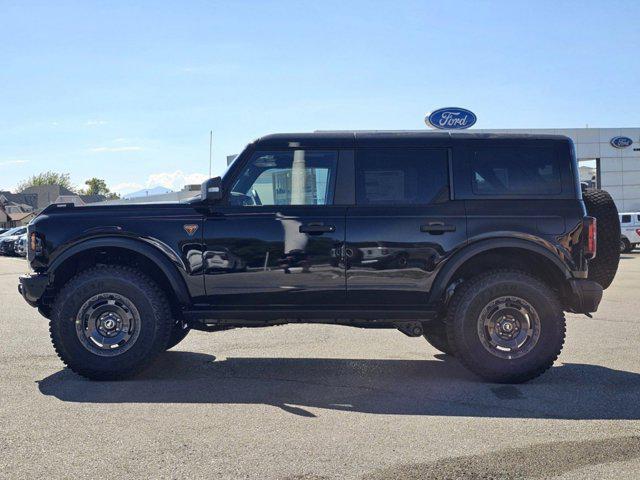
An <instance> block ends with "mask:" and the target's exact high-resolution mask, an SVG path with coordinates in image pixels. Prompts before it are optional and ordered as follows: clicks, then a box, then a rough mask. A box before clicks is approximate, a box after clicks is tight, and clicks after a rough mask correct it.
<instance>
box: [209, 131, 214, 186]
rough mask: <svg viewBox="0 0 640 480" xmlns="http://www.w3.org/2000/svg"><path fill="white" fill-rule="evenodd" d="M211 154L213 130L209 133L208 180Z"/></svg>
mask: <svg viewBox="0 0 640 480" xmlns="http://www.w3.org/2000/svg"><path fill="white" fill-rule="evenodd" d="M212 153H213V130H210V131H209V178H211V158H212Z"/></svg>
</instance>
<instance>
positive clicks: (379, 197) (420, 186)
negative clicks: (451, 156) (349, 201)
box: [356, 148, 448, 205]
mask: <svg viewBox="0 0 640 480" xmlns="http://www.w3.org/2000/svg"><path fill="white" fill-rule="evenodd" d="M447 164H448V156H447V151H446V150H444V149H440V150H435V149H424V148H422V149H420V148H393V149H392V148H388V149H373V148H372V149H365V148H363V149H360V150H358V151H357V153H356V202H357V203H358V205H427V204H429V203H431V202H432V201H433V200H434V199H436V198H437V197H438V196H440V195H441V194H442V193H443V192H446V191H447V185H448V174H447V172H448V168H447Z"/></svg>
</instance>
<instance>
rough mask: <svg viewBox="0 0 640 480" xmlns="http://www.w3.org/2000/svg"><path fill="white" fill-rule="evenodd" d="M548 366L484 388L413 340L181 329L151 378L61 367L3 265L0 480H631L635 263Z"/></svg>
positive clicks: (628, 259) (636, 457)
mask: <svg viewBox="0 0 640 480" xmlns="http://www.w3.org/2000/svg"><path fill="white" fill-rule="evenodd" d="M620 263H621V264H620V270H619V273H618V276H617V277H616V280H615V281H614V283H613V285H612V286H611V288H610V289H608V290H607V291H606V292H605V296H604V300H603V303H602V304H601V307H600V310H599V311H598V312H597V313H596V314H594V318H593V319H589V318H587V317H585V316H583V315H568V332H567V341H566V344H565V348H564V351H563V353H562V355H561V356H560V359H559V361H558V362H557V363H556V365H555V366H554V367H553V368H552V369H551V370H550V371H549V372H547V373H546V374H545V375H544V376H542V377H540V378H538V379H536V380H534V381H532V382H529V383H527V384H524V385H516V386H513V385H496V384H488V383H484V382H482V381H481V380H479V379H478V378H476V377H474V376H473V375H472V374H470V373H468V372H467V371H466V370H465V369H463V368H462V367H461V366H460V365H459V364H458V363H457V362H456V361H455V359H451V358H449V357H446V356H444V355H441V354H438V352H436V351H435V350H434V349H433V348H432V347H430V346H429V345H428V344H427V343H426V341H425V340H424V339H422V338H409V337H406V336H405V335H403V334H402V333H400V332H397V331H392V330H388V331H387V330H362V329H356V328H350V327H342V326H323V325H288V326H279V327H270V328H265V329H237V330H230V331H226V332H219V333H203V332H191V333H190V334H189V336H188V337H187V339H186V340H185V341H183V342H182V343H181V344H180V345H178V346H177V347H176V348H174V349H173V350H171V351H169V352H166V353H165V354H163V355H162V356H161V357H160V359H159V360H158V361H157V362H156V363H155V364H154V365H153V366H152V367H150V368H149V369H148V370H147V371H145V372H144V373H142V374H141V375H140V376H138V377H136V378H135V379H132V380H128V381H123V382H91V381H88V380H85V379H83V378H81V377H78V376H77V375H75V374H73V373H72V372H70V371H68V370H66V369H64V368H63V365H62V363H61V362H60V361H59V360H58V358H57V357H56V355H55V353H54V351H53V348H52V347H51V344H50V341H49V334H48V326H47V321H46V319H44V318H43V317H41V316H40V315H39V314H38V312H37V311H36V310H35V309H33V308H31V307H29V306H28V305H27V304H26V303H25V302H24V301H23V300H22V298H21V297H20V296H19V295H18V292H17V288H16V286H17V278H18V275H19V274H20V273H23V272H25V271H26V270H27V265H26V262H25V261H24V260H22V259H18V258H5V257H0V341H1V342H2V346H1V347H0V478H11V479H13V478H25V479H26V478H29V479H31V478H73V479H84V478H87V479H89V478H90V479H97V478H118V477H119V478H207V479H236V478H250V479H291V480H293V479H299V480H302V479H307V480H315V479H385V480H386V479H455V478H486V479H503V478H504V479H506V478H561V479H578V478H616V479H617V478H640V474H638V472H639V471H640V402H639V400H640V359H639V358H638V345H639V344H640V328H639V326H640V316H639V312H640V294H639V289H638V287H639V286H640V254H638V253H634V254H624V255H623V258H622V260H621V262H620Z"/></svg>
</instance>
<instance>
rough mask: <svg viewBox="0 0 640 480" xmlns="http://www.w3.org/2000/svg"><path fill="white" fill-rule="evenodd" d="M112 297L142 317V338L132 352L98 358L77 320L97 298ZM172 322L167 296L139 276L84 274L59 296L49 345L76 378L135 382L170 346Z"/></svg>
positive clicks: (103, 270)
mask: <svg viewBox="0 0 640 480" xmlns="http://www.w3.org/2000/svg"><path fill="white" fill-rule="evenodd" d="M105 293H114V294H117V295H122V296H123V297H126V298H127V299H128V301H130V302H131V303H132V304H133V305H134V306H135V308H136V309H137V311H138V312H139V330H138V331H139V333H138V336H137V338H136V340H135V341H134V342H132V345H131V346H130V347H129V348H128V350H126V351H124V352H123V353H121V354H116V355H113V356H100V355H97V354H95V353H93V352H91V351H90V350H89V349H87V348H86V347H85V346H84V345H83V344H82V342H81V340H80V338H79V337H80V336H79V334H78V333H77V331H76V317H77V316H78V314H79V312H80V311H81V309H82V306H83V304H84V303H85V302H86V301H87V300H88V299H91V298H92V297H93V296H95V295H100V294H105ZM173 324H174V320H173V319H172V316H171V310H170V308H169V304H168V302H167V298H166V296H165V294H164V293H163V292H162V291H161V290H160V288H159V287H158V286H157V284H156V283H155V282H153V281H152V280H151V279H150V278H148V277H147V276H146V275H144V274H142V273H141V272H139V271H137V270H135V269H133V268H130V267H125V266H118V265H102V266H96V267H92V268H90V269H87V270H85V271H83V272H80V273H79V274H77V275H76V276H75V277H73V278H72V279H71V280H69V281H68V282H67V283H66V284H65V285H64V287H62V289H61V290H60V292H59V293H58V295H57V296H56V299H55V301H54V304H53V308H52V311H51V318H50V322H49V332H50V334H51V341H52V343H53V346H54V348H55V350H56V353H57V354H58V356H59V357H60V359H61V360H62V361H63V362H64V363H65V365H67V367H69V368H70V369H71V370H72V371H74V372H75V373H77V374H79V375H82V376H83V377H86V378H89V379H92V380H118V379H124V378H128V377H131V376H132V375H134V374H136V373H138V372H139V371H140V370H142V369H143V368H144V367H145V366H147V365H148V364H149V362H151V361H152V360H153V359H154V358H155V357H156V356H157V355H158V354H159V353H160V352H162V351H164V350H165V348H166V346H167V345H168V343H169V338H170V335H171V329H172V327H173Z"/></svg>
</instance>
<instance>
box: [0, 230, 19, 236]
mask: <svg viewBox="0 0 640 480" xmlns="http://www.w3.org/2000/svg"><path fill="white" fill-rule="evenodd" d="M18 230H20V229H19V228H10V229H9V230H7V231H6V232H4V233H0V237H8V236H9V235H14V234H15V233H17V232H18Z"/></svg>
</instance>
